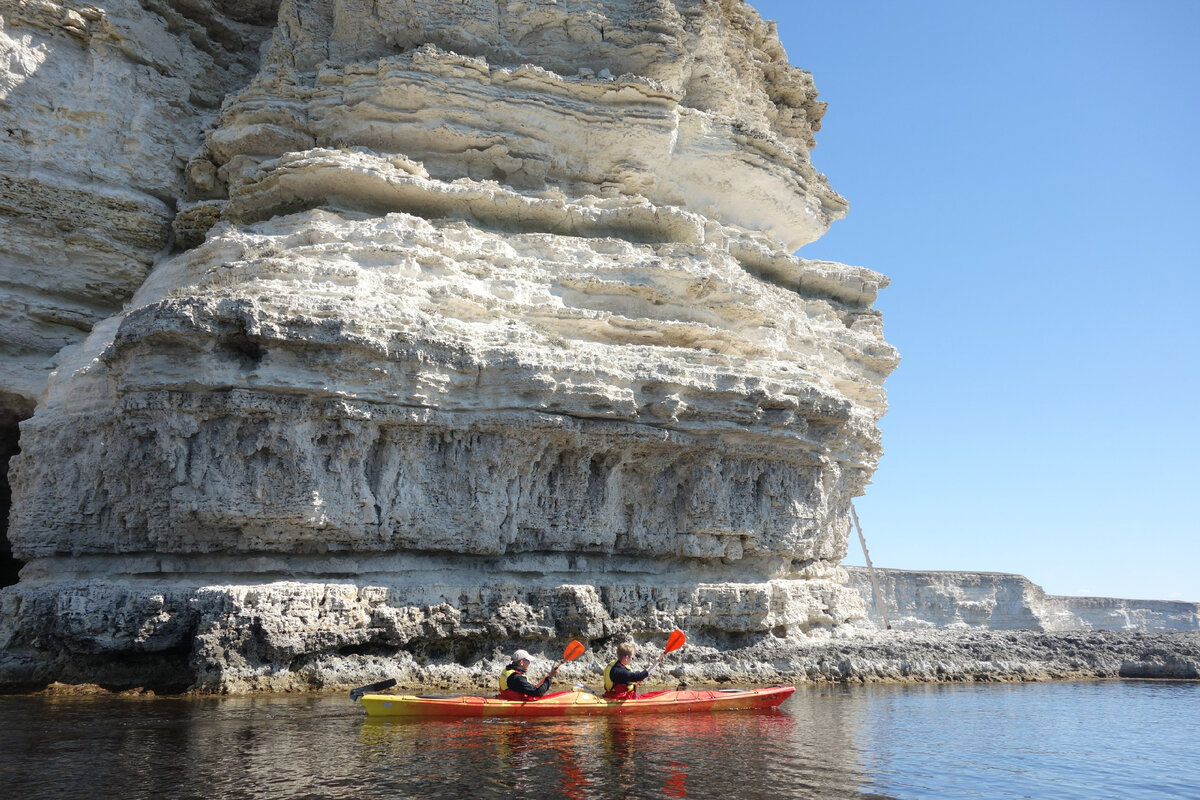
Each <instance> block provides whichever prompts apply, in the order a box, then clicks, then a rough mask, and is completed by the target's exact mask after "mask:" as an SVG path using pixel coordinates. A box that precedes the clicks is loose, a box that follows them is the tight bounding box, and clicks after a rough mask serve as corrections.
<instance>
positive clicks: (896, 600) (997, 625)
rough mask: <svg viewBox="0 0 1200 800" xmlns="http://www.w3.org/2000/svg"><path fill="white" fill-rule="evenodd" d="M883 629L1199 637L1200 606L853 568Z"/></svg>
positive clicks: (1010, 581)
mask: <svg viewBox="0 0 1200 800" xmlns="http://www.w3.org/2000/svg"><path fill="white" fill-rule="evenodd" d="M845 569H846V572H847V573H848V574H849V577H850V585H851V586H853V587H854V588H855V589H857V590H858V592H859V594H860V595H861V596H862V598H863V601H864V604H865V605H866V607H867V609H868V612H869V613H868V618H869V619H870V621H871V622H872V623H874V624H875V625H876V626H879V627H883V626H884V625H885V624H888V625H891V627H892V628H894V629H914V630H917V629H923V628H984V629H990V630H1031V631H1089V630H1097V631H1147V632H1152V631H1195V630H1200V603H1187V602H1182V601H1171V600H1124V599H1118V598H1111V597H1064V596H1059V595H1048V594H1046V592H1045V591H1044V590H1043V589H1042V588H1041V587H1040V586H1038V585H1037V584H1035V583H1033V582H1031V581H1030V580H1029V579H1028V578H1025V577H1023V576H1021V575H1009V574H1005V573H1000V572H935V571H917V570H899V569H876V570H875V579H876V585H877V586H878V587H879V595H878V597H877V596H876V594H875V592H874V590H873V588H872V586H871V578H870V575H869V574H868V572H867V570H866V568H864V567H846V568H845Z"/></svg>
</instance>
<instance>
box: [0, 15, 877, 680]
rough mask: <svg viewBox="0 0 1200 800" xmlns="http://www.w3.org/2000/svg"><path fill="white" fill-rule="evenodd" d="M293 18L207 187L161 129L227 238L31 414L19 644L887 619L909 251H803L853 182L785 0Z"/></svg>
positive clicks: (17, 604) (33, 661)
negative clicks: (833, 169) (877, 594)
mask: <svg viewBox="0 0 1200 800" xmlns="http://www.w3.org/2000/svg"><path fill="white" fill-rule="evenodd" d="M279 20H280V22H279V25H278V27H277V28H276V29H275V32H274V35H273V38H272V39H271V42H270V45H269V47H268V48H267V49H266V50H265V53H266V55H265V56H264V59H263V62H262V65H261V68H260V70H259V72H258V73H257V75H256V76H255V77H254V78H253V80H251V81H249V82H248V83H247V84H246V85H245V88H242V89H240V90H239V91H236V92H235V93H233V94H230V95H229V96H227V97H226V98H225V100H224V102H223V103H222V105H221V111H220V115H219V118H218V119H217V120H216V121H215V124H214V125H213V127H212V128H210V129H209V130H208V131H207V132H206V134H205V142H204V144H203V145H199V143H197V145H196V149H195V152H194V154H193V155H192V157H191V158H190V160H189V161H188V163H187V165H186V168H184V169H182V175H183V179H182V180H183V185H182V188H171V187H170V186H169V185H168V184H169V182H170V181H168V180H167V178H170V179H171V180H178V174H179V173H178V172H176V173H172V172H171V171H170V170H169V169H167V167H165V166H164V165H163V161H164V159H165V160H166V162H170V158H169V157H168V156H167V155H166V153H162V154H160V155H159V156H156V157H155V158H156V165H157V166H156V168H157V169H161V170H164V172H163V175H164V178H163V179H162V180H161V181H159V184H161V185H160V186H159V188H158V190H157V193H151V192H147V194H150V195H151V196H154V197H166V198H168V199H178V200H180V201H181V206H180V213H179V214H178V215H177V216H176V217H175V218H174V220H173V226H174V231H175V235H176V237H177V238H176V243H177V244H178V245H180V246H182V247H183V248H186V249H185V251H184V252H176V253H174V254H170V255H169V256H165V257H162V258H160V259H159V260H158V262H157V264H156V266H155V268H154V270H153V271H152V272H151V273H150V274H149V276H148V278H147V279H146V280H145V281H144V282H142V283H141V286H140V288H139V289H138V290H137V292H136V294H135V295H134V296H133V297H132V298H131V299H129V301H128V302H127V303H126V305H125V308H124V309H123V310H121V311H120V313H117V314H115V315H114V316H112V317H110V318H108V319H106V320H104V321H102V322H100V323H98V324H96V325H95V326H94V327H92V326H91V320H89V322H88V325H86V326H82V327H83V328H88V327H91V333H90V335H89V336H88V338H87V339H86V340H85V341H83V342H81V343H79V344H76V345H72V346H70V347H67V348H66V349H64V350H63V351H62V352H61V353H60V354H59V355H58V358H57V363H58V366H57V370H56V372H55V373H54V375H53V376H52V378H51V379H50V381H49V383H48V385H47V386H46V389H45V391H44V393H43V394H42V396H41V400H40V403H39V406H38V409H37V412H36V414H35V415H34V416H33V417H32V418H31V419H29V420H27V421H26V422H25V423H23V425H22V429H21V430H22V433H21V442H20V444H21V451H22V452H21V454H20V455H19V456H18V457H17V458H15V459H14V461H13V468H12V472H11V480H12V483H13V487H14V504H13V511H12V515H11V526H10V538H11V540H12V542H13V548H14V553H15V554H16V556H17V557H18V558H20V559H23V560H26V561H28V564H27V566H26V568H25V570H24V572H23V573H22V582H21V583H20V584H19V585H18V586H16V587H12V588H10V589H8V590H5V592H4V594H3V595H2V597H3V603H4V613H3V623H2V624H0V647H3V648H5V651H6V652H7V653H9V654H10V655H9V659H8V661H7V662H4V661H0V680H6V681H9V682H21V681H24V682H36V680H37V676H39V675H40V676H46V675H62V674H72V671H74V673H79V672H81V671H84V667H81V666H79V664H80V663H81V662H80V660H79V654H80V653H89V654H92V655H94V656H95V657H96V659H102V658H103V657H106V656H107V657H111V656H113V655H116V654H122V653H126V654H127V653H130V652H134V653H139V654H141V656H142V657H143V661H144V664H143V666H142V667H141V669H142V670H143V674H144V675H147V676H150V677H146V678H144V680H156V681H160V682H163V683H167V684H169V683H170V682H171V681H170V679H169V678H168V677H165V676H168V675H170V674H176V675H177V674H178V673H179V671H180V670H183V671H185V672H186V673H187V674H188V675H189V676H190V678H191V679H192V680H194V681H195V683H196V684H197V685H200V686H207V687H217V688H223V689H226V690H238V689H245V688H283V687H292V686H295V685H297V683H298V682H299V683H305V684H306V685H311V684H319V685H330V684H333V683H338V682H339V681H341V680H343V679H345V680H351V679H353V680H358V679H359V678H360V677H361V676H362V674H364V673H365V672H366V671H368V670H369V669H371V668H373V667H374V666H375V665H376V664H377V662H378V659H379V658H382V657H385V656H386V657H389V658H400V659H409V660H411V659H419V660H421V661H422V663H429V664H442V665H444V666H445V668H446V669H448V670H453V669H461V668H462V667H461V666H456V665H455V663H454V662H456V661H457V662H460V664H477V663H484V662H486V663H488V664H490V663H491V661H490V660H491V659H494V658H498V657H499V655H498V654H499V653H500V652H501V651H502V650H504V649H506V648H509V647H511V646H513V645H514V643H521V644H524V645H528V644H530V643H531V642H537V641H539V640H541V641H543V642H545V643H546V646H547V648H549V649H553V647H554V646H555V644H556V643H558V642H561V641H563V640H564V638H572V637H586V638H587V639H588V640H589V641H591V642H592V643H594V645H595V646H597V647H601V648H603V647H606V646H608V645H609V643H610V642H611V641H612V640H613V639H614V638H615V637H621V636H630V635H636V636H638V637H649V639H650V640H651V641H653V640H654V636H655V634H656V632H662V631H667V630H670V628H671V627H674V626H681V627H685V628H687V629H688V631H689V634H690V635H691V636H692V640H693V642H694V643H695V645H696V646H697V647H708V648H715V649H714V650H713V652H716V650H717V649H719V650H730V649H734V650H736V649H738V648H745V647H747V646H754V645H755V643H760V642H763V641H769V642H778V643H791V644H790V646H792V647H800V646H803V644H802V643H803V641H804V640H806V637H818V638H819V637H829V636H841V635H845V631H848V630H851V628H852V625H853V623H854V622H855V621H861V620H862V619H863V614H864V610H863V606H862V603H861V601H860V599H859V597H858V595H857V593H856V592H855V591H854V590H853V589H850V588H848V587H847V586H846V585H845V584H846V576H845V573H844V572H842V571H841V570H840V569H839V568H838V567H837V564H838V562H839V561H840V560H841V558H842V557H843V556H844V554H845V549H846V540H847V535H848V531H849V521H848V509H849V503H850V500H851V499H852V498H853V497H855V496H857V495H859V494H861V493H862V492H863V491H864V488H865V485H866V483H867V481H868V479H869V477H870V475H871V473H872V472H873V470H874V468H875V466H876V463H877V460H878V457H879V454H880V447H879V432H878V428H877V423H878V421H879V418H880V417H881V415H882V414H883V413H884V411H885V407H886V403H885V398H884V394H883V389H882V384H883V381H884V379H885V377H886V376H887V374H888V373H889V372H890V371H891V370H892V369H893V368H894V366H895V364H896V359H897V356H896V353H895V351H894V349H893V348H892V347H891V346H889V345H888V344H887V343H886V342H884V341H883V338H882V326H881V322H880V316H879V313H878V312H877V311H875V310H873V309H872V308H871V306H872V303H873V302H874V299H875V294H876V292H877V291H878V290H879V289H880V288H882V287H883V286H885V285H886V282H887V281H886V278H884V277H883V276H881V275H879V274H877V273H874V272H871V271H870V270H866V269H862V268H859V267H850V266H846V265H842V264H835V263H831V262H812V261H806V260H804V259H800V258H796V257H795V256H793V255H790V251H791V250H792V249H794V248H795V247H797V246H799V245H801V244H803V243H805V242H808V241H811V240H812V239H814V238H816V237H817V236H819V235H820V234H821V233H822V232H823V231H824V230H825V228H826V227H827V225H828V224H829V222H830V221H831V220H832V219H835V218H836V217H838V216H840V215H841V214H842V213H843V212H844V210H845V203H844V201H842V199H841V198H840V197H838V196H837V195H836V194H835V193H834V192H833V191H832V190H830V189H829V188H828V186H827V185H826V184H825V181H824V178H823V176H820V175H818V174H817V173H816V172H815V171H814V170H813V168H812V166H811V164H810V163H809V160H808V150H809V149H810V148H811V146H812V144H813V139H812V135H813V132H814V131H815V130H816V129H817V127H818V124H819V119H820V116H821V113H822V111H823V106H822V104H820V103H818V102H817V101H816V100H815V96H816V92H815V90H814V89H813V87H812V83H811V80H810V79H809V76H808V75H807V73H804V72H801V71H799V70H797V69H795V68H793V67H790V66H789V65H787V63H786V60H785V57H784V54H783V52H782V50H781V49H780V47H779V45H778V42H777V41H776V39H775V37H774V33H773V29H772V28H771V27H770V26H769V25H767V24H764V23H763V22H761V21H760V20H759V19H758V17H757V16H756V15H755V14H754V12H753V11H752V10H751V9H750V8H749V7H748V6H745V5H744V4H742V3H739V2H730V1H726V2H719V3H718V2H701V1H700V0H677V2H668V1H667V0H661V1H660V2H650V3H647V2H644V0H615V1H614V2H603V3H602V2H582V1H579V2H568V1H560V2H557V3H555V2H528V3H522V2H503V3H498V2H494V0H493V1H489V0H470V1H469V2H465V3H464V2H460V0H454V1H453V2H451V0H426V1H425V2H421V0H409V1H408V2H391V3H367V2H348V1H342V2H333V3H329V2H310V1H309V0H294V1H293V0H287V1H286V2H284V3H283V5H282V8H281V9H280V14H279ZM133 41H137V40H136V39H134V40H133ZM131 48H135V45H134V44H130V45H128V47H127V49H131ZM613 76H615V77H613ZM192 105H194V102H193V104H188V103H181V104H180V107H181V108H182V111H180V112H179V113H183V114H184V115H185V116H186V115H187V114H193V116H195V117H196V118H199V117H202V116H204V115H203V113H202V112H199V111H196V109H194V108H193V107H192ZM189 119H191V117H189ZM181 129H182V128H181ZM186 138H187V137H186V136H181V140H182V139H186ZM112 158H113V160H114V162H115V163H116V164H117V166H118V167H119V168H120V169H124V170H125V171H126V173H127V174H126V175H125V176H124V177H121V176H114V177H112V178H111V179H110V181H111V183H112V184H113V185H114V186H124V187H131V186H140V185H142V184H143V183H145V180H146V179H145V177H144V176H142V175H141V174H140V172H141V170H139V168H138V163H139V162H138V161H137V160H133V161H128V160H121V159H119V158H117V157H116V156H115V155H114V156H113V157H112ZM175 166H176V168H177V169H178V167H179V164H178V162H176V163H175ZM116 168H117V167H114V169H116ZM148 172H150V173H151V174H152V172H153V171H152V170H150V171H148ZM134 173H138V174H136V175H135V174H134ZM114 191H115V190H114ZM112 226H115V227H117V228H118V229H121V230H124V228H123V227H121V226H120V225H119V224H117V223H115V221H112V220H110V221H109V222H108V223H106V224H103V225H102V224H100V223H97V227H98V228H99V229H100V230H108V228H109V227H112ZM155 242H156V244H155V245H154V247H157V246H159V245H160V244H161V240H155ZM152 249H153V247H151V248H150V249H149V250H147V253H149V252H151V250H152ZM139 281H140V277H137V278H131V280H130V281H129V283H130V284H136V283H138V282H139ZM558 646H559V647H561V645H558ZM747 658H748V659H749V660H750V661H753V659H754V656H747ZM372 659H375V660H372ZM479 659H483V660H484V661H483V662H481V661H479ZM96 663H98V662H96V661H90V662H88V664H90V665H91V666H90V668H92V669H99V667H97V666H96ZM748 663H749V662H748ZM748 669H750V671H751V672H753V671H754V670H753V669H751V668H748ZM351 676H352V678H351ZM426 677H428V675H426ZM176 680H177V678H176Z"/></svg>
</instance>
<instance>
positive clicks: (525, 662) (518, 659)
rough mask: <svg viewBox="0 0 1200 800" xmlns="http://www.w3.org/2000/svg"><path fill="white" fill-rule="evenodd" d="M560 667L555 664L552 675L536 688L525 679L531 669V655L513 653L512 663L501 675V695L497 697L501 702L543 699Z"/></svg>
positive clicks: (551, 671)
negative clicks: (526, 673)
mask: <svg viewBox="0 0 1200 800" xmlns="http://www.w3.org/2000/svg"><path fill="white" fill-rule="evenodd" d="M560 666H562V665H561V664H555V665H554V668H553V669H551V670H550V674H549V675H547V676H546V677H545V679H544V680H543V681H542V682H541V683H539V684H538V685H537V686H534V685H533V684H532V683H530V682H529V679H528V678H526V677H525V671H526V670H528V669H529V653H528V652H526V651H525V650H518V651H517V652H515V653H513V657H512V663H511V664H509V665H508V666H507V667H505V668H504V671H503V672H501V673H500V694H498V695H496V696H497V697H499V698H500V699H501V700H532V699H534V698H538V697H541V696H542V695H544V694H545V693H546V692H547V691H548V690H549V689H550V679H551V678H553V677H554V676H555V675H557V674H558V668H559V667H560Z"/></svg>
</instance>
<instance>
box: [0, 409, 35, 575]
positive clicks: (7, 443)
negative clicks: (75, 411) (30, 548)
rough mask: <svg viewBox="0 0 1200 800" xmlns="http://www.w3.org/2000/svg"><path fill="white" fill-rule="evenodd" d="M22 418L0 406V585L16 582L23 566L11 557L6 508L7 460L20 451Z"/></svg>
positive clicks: (9, 497) (9, 491)
mask: <svg viewBox="0 0 1200 800" xmlns="http://www.w3.org/2000/svg"><path fill="white" fill-rule="evenodd" d="M25 416H29V415H28V414H26V415H25ZM22 419H23V417H22V415H21V414H20V413H19V412H17V411H14V410H13V409H11V408H4V407H2V406H0V587H3V586H12V585H13V584H14V583H16V582H17V574H18V573H19V572H20V571H21V567H22V566H24V565H23V564H22V563H21V562H20V561H18V560H17V559H15V558H13V554H12V545H11V544H10V543H9V541H8V510H9V508H10V507H11V506H12V489H11V488H10V487H9V485H8V462H9V460H10V459H11V458H12V457H13V456H15V455H16V454H17V453H19V452H21V444H20V436H21V428H20V423H21V420H22Z"/></svg>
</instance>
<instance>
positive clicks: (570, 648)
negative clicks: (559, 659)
mask: <svg viewBox="0 0 1200 800" xmlns="http://www.w3.org/2000/svg"><path fill="white" fill-rule="evenodd" d="M585 649H586V648H585V647H584V646H583V643H582V642H579V641H577V640H572V641H571V643H570V644H569V645H567V649H566V650H563V661H574V660H575V659H577V658H579V657H580V656H581V655H583V651H584V650H585Z"/></svg>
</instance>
